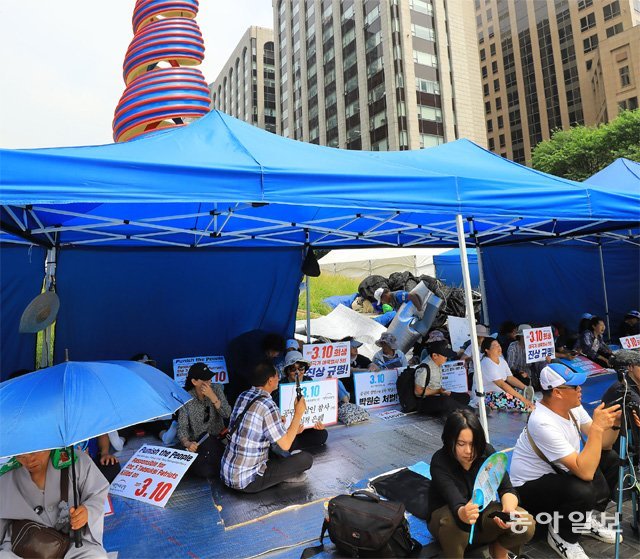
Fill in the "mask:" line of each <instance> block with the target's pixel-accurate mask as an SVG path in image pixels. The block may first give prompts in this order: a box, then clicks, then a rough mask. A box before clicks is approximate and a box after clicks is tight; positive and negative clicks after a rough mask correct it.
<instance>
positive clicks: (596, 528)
mask: <svg viewBox="0 0 640 559" xmlns="http://www.w3.org/2000/svg"><path fill="white" fill-rule="evenodd" d="M601 514H602V513H600V512H597V511H594V512H592V513H591V518H590V519H589V531H588V532H585V533H584V535H585V536H589V537H590V538H594V539H596V540H600V541H601V542H604V543H616V531H615V529H614V528H610V527H609V525H608V524H605V523H604V522H601V521H600V520H599V517H600V515H601ZM620 542H622V534H620Z"/></svg>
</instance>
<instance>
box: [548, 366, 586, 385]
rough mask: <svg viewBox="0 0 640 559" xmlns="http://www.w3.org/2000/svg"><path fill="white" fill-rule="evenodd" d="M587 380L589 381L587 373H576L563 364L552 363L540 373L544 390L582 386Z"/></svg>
mask: <svg viewBox="0 0 640 559" xmlns="http://www.w3.org/2000/svg"><path fill="white" fill-rule="evenodd" d="M585 380H587V373H575V372H574V371H572V370H571V369H570V368H569V367H567V366H566V365H563V364H562V363H550V364H549V365H547V366H546V367H544V368H543V369H542V371H540V386H541V387H542V390H551V389H552V388H556V387H558V386H562V385H563V384H564V385H566V386H580V385H581V384H583V383H584V381H585Z"/></svg>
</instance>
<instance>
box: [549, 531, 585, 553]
mask: <svg viewBox="0 0 640 559" xmlns="http://www.w3.org/2000/svg"><path fill="white" fill-rule="evenodd" d="M547 543H548V544H549V547H550V548H551V549H553V551H555V552H556V553H557V554H558V555H559V556H560V557H562V558H563V559H589V556H588V555H587V554H586V553H585V552H584V549H582V546H581V545H580V544H579V543H569V542H567V541H565V540H563V539H562V538H561V537H560V536H559V535H558V534H557V533H556V532H555V531H554V529H553V528H552V527H551V526H549V528H548V530H547Z"/></svg>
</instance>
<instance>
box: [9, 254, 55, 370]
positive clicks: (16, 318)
mask: <svg viewBox="0 0 640 559" xmlns="http://www.w3.org/2000/svg"><path fill="white" fill-rule="evenodd" d="M44 259H45V251H44V250H43V249H42V248H40V247H28V246H23V245H17V246H3V247H2V249H1V250H0V286H1V287H2V289H1V290H0V309H1V310H2V312H0V380H4V379H6V378H7V377H8V376H9V375H10V374H11V373H13V372H14V371H17V370H18V369H27V370H30V371H31V370H33V368H34V365H35V358H36V334H20V333H19V332H18V327H19V326H20V317H21V316H22V312H23V311H24V309H25V308H26V307H27V305H28V304H29V303H30V302H31V300H32V299H33V298H34V297H37V296H38V295H39V294H40V292H41V290H42V281H43V280H44Z"/></svg>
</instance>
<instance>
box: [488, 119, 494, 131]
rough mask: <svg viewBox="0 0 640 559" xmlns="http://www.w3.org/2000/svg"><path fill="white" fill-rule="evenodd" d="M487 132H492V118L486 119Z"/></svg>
mask: <svg viewBox="0 0 640 559" xmlns="http://www.w3.org/2000/svg"><path fill="white" fill-rule="evenodd" d="M487 132H493V120H491V119H489V120H487Z"/></svg>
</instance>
